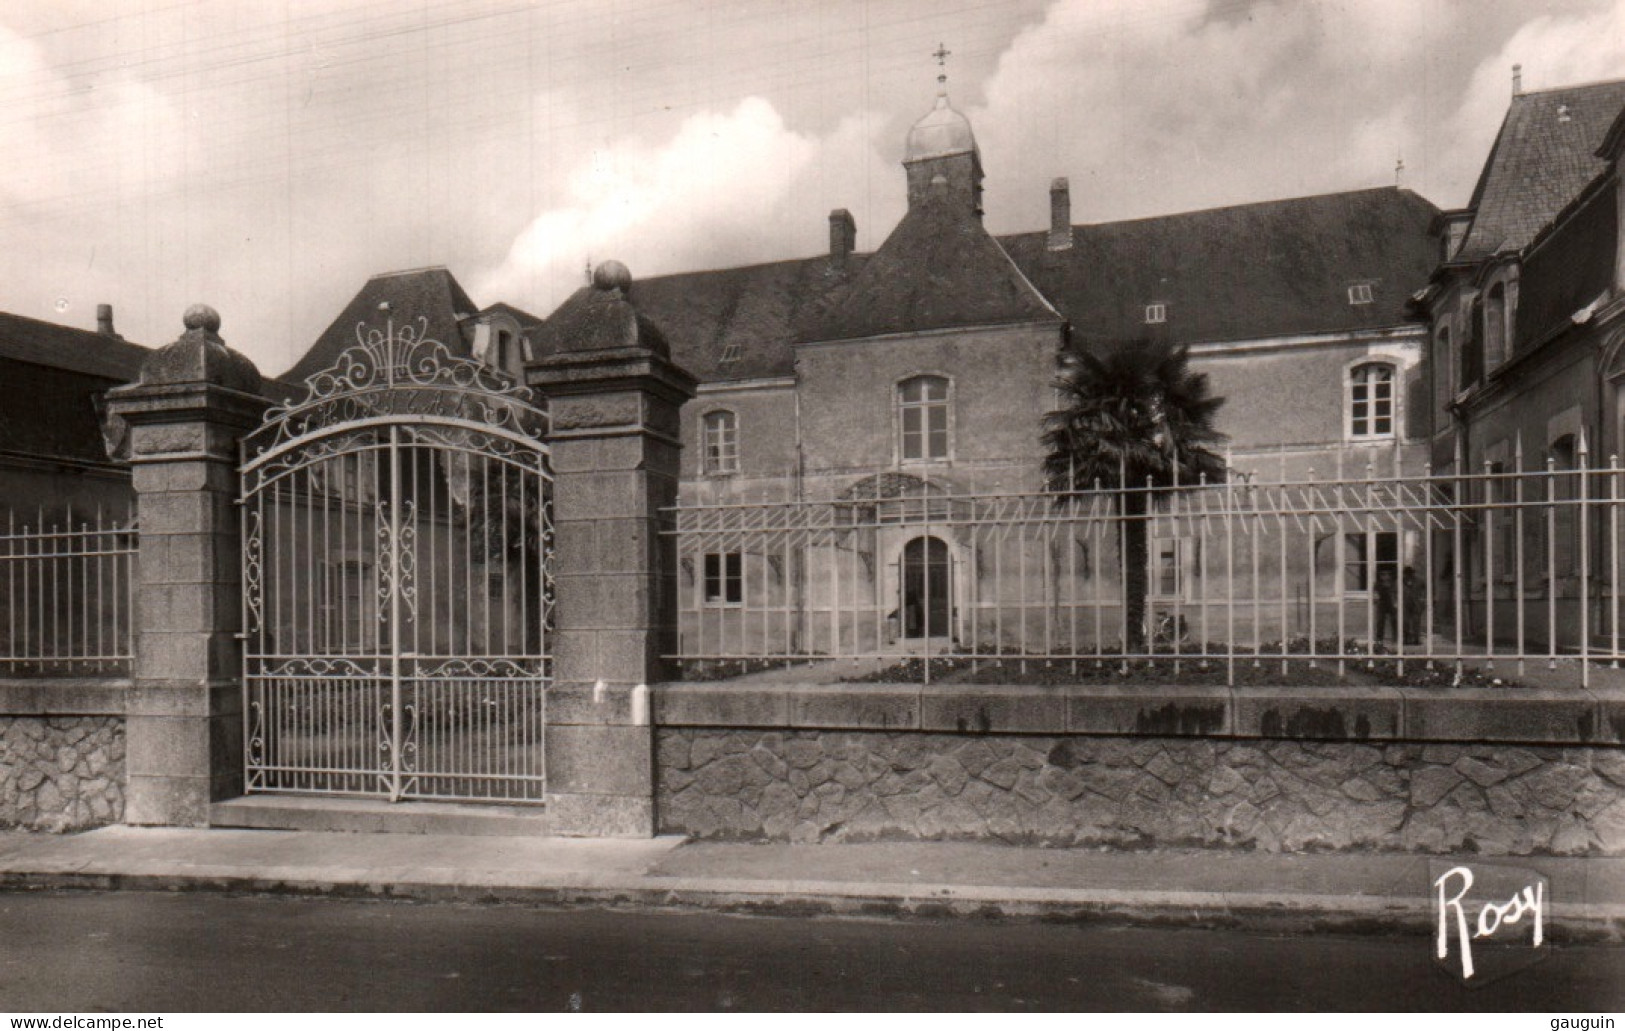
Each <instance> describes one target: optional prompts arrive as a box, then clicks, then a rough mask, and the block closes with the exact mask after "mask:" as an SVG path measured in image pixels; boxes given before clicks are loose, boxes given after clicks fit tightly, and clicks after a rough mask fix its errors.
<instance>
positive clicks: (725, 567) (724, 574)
mask: <svg viewBox="0 0 1625 1031" xmlns="http://www.w3.org/2000/svg"><path fill="white" fill-rule="evenodd" d="M705 603H706V604H707V605H743V604H744V603H745V556H744V554H743V553H741V552H738V551H720V552H719V551H713V552H708V553H707V554H706V556H705Z"/></svg>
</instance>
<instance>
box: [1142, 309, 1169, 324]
mask: <svg viewBox="0 0 1625 1031" xmlns="http://www.w3.org/2000/svg"><path fill="white" fill-rule="evenodd" d="M1167 321H1168V306H1167V305H1166V304H1148V305H1146V306H1145V324H1146V325H1148V326H1153V325H1156V324H1157V323H1159V322H1167Z"/></svg>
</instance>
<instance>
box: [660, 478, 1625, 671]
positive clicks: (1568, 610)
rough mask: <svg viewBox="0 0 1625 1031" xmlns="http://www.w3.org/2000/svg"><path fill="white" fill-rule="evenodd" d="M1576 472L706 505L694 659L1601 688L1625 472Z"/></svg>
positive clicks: (693, 536) (1613, 614)
mask: <svg viewBox="0 0 1625 1031" xmlns="http://www.w3.org/2000/svg"><path fill="white" fill-rule="evenodd" d="M1564 457H1565V456H1561V455H1554V456H1552V457H1551V458H1549V459H1547V460H1546V461H1545V462H1544V464H1543V466H1542V467H1540V468H1525V467H1524V466H1523V463H1522V462H1521V461H1515V462H1513V463H1486V464H1484V465H1483V466H1482V468H1480V469H1475V470H1474V471H1473V472H1472V473H1471V474H1466V473H1452V474H1449V475H1437V474H1433V473H1431V472H1424V473H1423V474H1422V475H1419V476H1412V477H1404V478H1401V477H1383V476H1378V475H1375V474H1374V473H1373V472H1372V471H1371V470H1369V469H1368V470H1367V471H1366V475H1365V476H1364V477H1362V478H1351V479H1335V480H1316V479H1312V478H1311V479H1303V480H1297V481H1292V482H1276V483H1262V482H1256V481H1255V480H1254V479H1252V478H1251V477H1249V476H1247V475H1244V474H1241V473H1232V474H1231V475H1230V476H1229V477H1228V478H1227V481H1226V482H1224V483H1222V484H1209V483H1205V482H1202V483H1197V484H1194V485H1189V486H1182V487H1178V488H1176V489H1166V488H1164V489H1154V488H1152V487H1149V486H1147V487H1137V488H1133V489H1129V490H1110V489H1097V490H1085V491H1078V492H1074V493H1065V494H1058V493H1049V492H1032V493H1002V494H986V493H977V494H955V493H951V492H948V491H945V490H943V489H941V488H938V487H936V486H933V485H932V484H930V483H928V482H926V481H924V480H920V479H916V478H914V477H909V476H902V475H898V474H888V475H885V476H881V477H874V478H871V479H870V480H867V481H864V483H863V484H860V485H859V486H857V487H855V488H848V489H847V490H846V491H845V492H843V493H842V494H840V495H837V496H833V497H826V498H823V499H819V500H804V499H802V500H788V501H775V502H760V503H755V502H739V503H725V504H704V505H683V506H680V507H678V508H675V509H673V510H671V512H670V524H669V526H670V529H669V530H668V533H669V535H670V536H671V537H672V538H673V540H674V543H675V549H674V550H675V557H676V562H677V580H678V592H679V601H678V648H677V651H676V652H675V654H673V655H671V656H670V658H672V659H674V660H677V661H678V662H679V663H680V664H681V665H682V667H683V671H684V675H688V676H696V675H698V676H715V675H735V674H737V673H740V672H751V671H754V670H758V669H762V668H765V667H769V666H772V665H776V664H781V663H785V664H787V663H796V662H807V661H818V660H821V659H831V658H847V659H869V660H892V661H893V662H894V663H896V664H898V665H899V667H902V666H907V665H909V664H911V663H912V664H913V665H912V668H913V669H914V670H915V671H916V672H915V673H914V674H913V675H915V676H924V677H925V678H927V679H929V678H930V677H931V676H932V671H933V662H932V661H931V660H933V659H941V660H956V661H958V664H959V665H960V666H963V665H966V664H970V665H975V664H978V663H987V662H992V661H996V662H1000V663H1004V664H1007V665H1008V664H1009V663H1011V662H1016V663H1020V664H1021V665H1022V668H1025V667H1026V666H1027V665H1028V664H1031V663H1034V662H1036V663H1039V664H1042V665H1044V666H1047V667H1054V666H1056V665H1057V664H1059V665H1061V666H1070V667H1071V668H1077V667H1078V666H1079V664H1081V663H1089V662H1093V663H1094V664H1096V665H1097V667H1110V666H1118V667H1120V668H1122V669H1123V670H1125V671H1127V670H1128V668H1129V667H1130V666H1134V665H1138V666H1144V665H1146V664H1160V665H1167V664H1169V663H1172V664H1173V665H1174V666H1175V668H1178V666H1179V665H1180V664H1181V663H1190V662H1192V661H1195V662H1197V663H1200V664H1201V665H1202V666H1203V667H1206V668H1214V669H1219V668H1222V670H1223V681H1222V682H1228V683H1235V682H1236V677H1237V669H1238V667H1247V666H1252V667H1257V666H1260V665H1269V664H1271V663H1278V664H1279V668H1280V669H1281V670H1282V671H1283V672H1285V671H1286V668H1287V663H1288V662H1289V661H1291V662H1295V663H1299V664H1307V665H1309V666H1312V667H1316V668H1319V669H1322V670H1325V671H1328V672H1329V673H1336V674H1338V675H1341V674H1342V673H1344V672H1345V671H1346V670H1347V669H1348V668H1349V667H1350V666H1351V665H1355V664H1358V663H1365V664H1368V665H1369V664H1372V663H1373V662H1374V657H1375V656H1378V655H1386V656H1388V658H1387V659H1385V660H1384V661H1386V662H1388V663H1390V664H1394V663H1397V665H1398V672H1399V673H1400V675H1401V676H1403V673H1404V669H1405V667H1406V665H1407V664H1409V665H1410V666H1411V667H1412V668H1413V669H1416V668H1418V667H1426V668H1429V669H1433V668H1437V667H1440V666H1443V667H1445V668H1447V669H1448V668H1454V669H1455V670H1456V671H1457V675H1456V678H1455V680H1456V682H1460V670H1461V669H1462V668H1463V667H1464V666H1468V667H1471V668H1473V669H1483V668H1484V667H1485V666H1486V665H1489V666H1490V667H1492V668H1494V669H1497V670H1505V671H1507V672H1506V675H1508V676H1511V675H1513V674H1514V673H1517V674H1523V675H1533V672H1534V671H1535V670H1536V669H1537V666H1538V668H1539V669H1541V670H1545V671H1548V672H1549V671H1551V670H1555V669H1557V668H1558V666H1559V663H1560V660H1564V665H1565V668H1570V667H1572V668H1575V669H1577V674H1576V678H1575V682H1577V683H1589V682H1590V678H1591V676H1592V675H1593V673H1594V671H1595V669H1596V668H1597V667H1598V666H1599V661H1598V660H1601V663H1600V665H1605V666H1608V667H1611V668H1617V667H1618V665H1619V661H1620V659H1621V657H1622V656H1621V643H1622V640H1621V639H1622V631H1625V625H1622V623H1621V619H1620V600H1621V599H1620V596H1619V592H1618V590H1617V585H1618V584H1619V574H1620V565H1621V557H1620V543H1621V525H1620V524H1621V516H1622V505H1621V496H1622V491H1625V483H1622V482H1621V479H1622V476H1625V470H1622V469H1621V467H1620V464H1619V462H1618V460H1617V459H1611V460H1610V461H1609V463H1608V465H1607V466H1606V467H1604V468H1597V469H1593V468H1588V467H1587V463H1586V455H1585V453H1584V450H1583V446H1582V449H1581V450H1580V451H1579V452H1578V454H1576V455H1575V456H1573V461H1572V466H1573V467H1568V465H1566V464H1565V462H1564ZM1507 464H1512V466H1513V467H1512V468H1511V469H1508V468H1506V467H1505V466H1506V465H1507ZM1137 598H1142V599H1143V605H1142V604H1141V603H1139V602H1137V601H1136V599H1137ZM922 659H923V660H924V661H923V662H922V661H921V660H922ZM1569 659H1573V660H1578V661H1574V662H1568V661H1567V660H1569ZM870 665H871V666H873V665H875V664H874V663H870ZM880 665H882V666H883V665H885V663H884V662H883V661H882V662H881V663H880ZM952 666H953V663H947V664H946V665H943V664H939V668H952ZM1547 679H1550V677H1549V676H1548V677H1547Z"/></svg>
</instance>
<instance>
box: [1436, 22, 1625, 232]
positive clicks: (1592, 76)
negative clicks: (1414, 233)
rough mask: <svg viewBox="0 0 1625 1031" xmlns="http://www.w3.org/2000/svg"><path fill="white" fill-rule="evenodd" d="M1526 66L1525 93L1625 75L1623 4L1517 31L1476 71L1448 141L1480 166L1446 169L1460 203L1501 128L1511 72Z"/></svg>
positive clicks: (1454, 116)
mask: <svg viewBox="0 0 1625 1031" xmlns="http://www.w3.org/2000/svg"><path fill="white" fill-rule="evenodd" d="M1514 64H1519V65H1522V66H1523V86H1524V89H1526V90H1539V89H1548V88H1551V87H1556V86H1568V85H1573V84H1576V83H1584V82H1593V81H1596V80H1600V79H1614V78H1618V77H1619V76H1620V75H1621V74H1622V73H1625V4H1617V3H1609V4H1606V5H1604V6H1603V7H1602V8H1601V9H1599V10H1595V11H1592V12H1577V13H1572V14H1566V15H1546V16H1542V17H1539V18H1535V19H1533V20H1532V21H1529V22H1527V23H1525V24H1524V25H1522V26H1521V27H1519V28H1518V29H1517V30H1516V31H1515V32H1513V33H1512V35H1511V36H1510V37H1509V38H1508V39H1507V40H1506V42H1505V43H1504V44H1503V45H1502V46H1501V47H1500V49H1499V50H1497V51H1496V52H1495V53H1493V54H1491V55H1490V56H1488V57H1486V58H1484V59H1483V60H1482V61H1480V62H1479V64H1478V66H1477V68H1475V69H1474V71H1473V73H1472V76H1471V78H1470V80H1469V82H1468V85H1467V88H1466V91H1465V96H1464V99H1463V101H1462V103H1461V105H1460V107H1459V108H1458V110H1457V111H1456V112H1455V114H1454V115H1453V116H1452V117H1451V119H1450V120H1449V123H1448V129H1447V131H1446V133H1444V134H1443V135H1444V137H1445V138H1446V139H1448V140H1451V141H1453V142H1454V143H1455V146H1456V147H1457V148H1458V149H1459V150H1461V151H1464V152H1465V153H1467V154H1473V155H1477V160H1478V162H1479V164H1474V165H1472V166H1471V167H1470V168H1468V167H1461V166H1457V167H1451V168H1449V169H1448V175H1449V180H1448V186H1449V188H1450V190H1451V191H1452V193H1454V194H1456V195H1457V196H1456V198H1455V199H1456V201H1457V202H1458V203H1465V201H1466V200H1467V191H1469V190H1470V189H1471V188H1472V185H1473V182H1474V181H1475V180H1476V178H1477V176H1478V171H1479V166H1480V164H1481V163H1482V161H1483V158H1484V157H1485V156H1487V155H1488V153H1489V148H1490V146H1491V144H1492V143H1493V142H1494V139H1495V132H1496V130H1497V129H1499V128H1500V125H1501V119H1502V116H1503V115H1504V113H1505V111H1506V106H1507V102H1508V98H1509V94H1510V90H1511V84H1510V79H1509V75H1510V70H1511V68H1512V66H1513V65H1514Z"/></svg>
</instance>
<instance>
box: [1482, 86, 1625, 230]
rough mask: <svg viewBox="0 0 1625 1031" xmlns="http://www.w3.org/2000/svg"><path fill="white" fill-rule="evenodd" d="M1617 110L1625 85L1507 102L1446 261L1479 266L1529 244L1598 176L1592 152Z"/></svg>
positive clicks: (1567, 90) (1624, 100) (1542, 94)
mask: <svg viewBox="0 0 1625 1031" xmlns="http://www.w3.org/2000/svg"><path fill="white" fill-rule="evenodd" d="M1622 107H1625V80H1616V81H1613V82H1597V83H1590V84H1588V85H1583V86H1565V87H1563V88H1561V89H1550V90H1541V91H1539V92H1534V93H1524V94H1522V95H1520V96H1516V97H1513V98H1512V103H1511V105H1510V106H1509V107H1508V108H1507V114H1506V118H1505V120H1504V121H1502V123H1501V131H1500V133H1499V134H1498V135H1497V136H1496V138H1495V146H1494V147H1493V148H1491V150H1490V156H1489V160H1487V161H1486V162H1485V163H1484V170H1483V171H1482V172H1481V173H1480V174H1479V178H1478V184H1477V186H1476V187H1475V188H1474V189H1473V199H1472V201H1471V202H1470V203H1469V204H1468V207H1469V208H1471V209H1472V210H1473V211H1474V216H1473V221H1472V225H1471V226H1470V227H1469V228H1468V230H1467V236H1466V238H1465V239H1464V240H1463V241H1462V245H1461V249H1460V250H1459V251H1458V252H1457V253H1456V254H1455V255H1453V256H1452V258H1453V260H1458V261H1478V260H1481V259H1483V258H1487V257H1489V256H1491V255H1493V254H1496V253H1498V252H1501V251H1508V250H1520V249H1522V248H1523V247H1524V246H1526V245H1527V244H1528V243H1529V242H1530V241H1531V240H1533V239H1534V238H1535V234H1537V233H1539V232H1540V230H1541V228H1542V227H1543V226H1545V225H1546V224H1547V223H1548V222H1550V221H1551V220H1552V218H1553V217H1554V216H1556V215H1557V213H1558V212H1559V211H1561V210H1562V209H1563V208H1564V206H1566V205H1567V204H1568V203H1569V202H1570V201H1571V200H1573V199H1574V198H1575V196H1576V195H1577V194H1578V193H1579V192H1580V190H1581V189H1583V188H1584V187H1585V185H1586V183H1588V182H1590V181H1591V179H1592V178H1593V177H1594V176H1596V175H1597V173H1598V172H1600V171H1602V169H1603V167H1604V165H1605V164H1606V162H1604V161H1603V159H1602V158H1599V157H1598V156H1597V154H1596V151H1597V149H1598V148H1599V147H1600V146H1601V145H1602V143H1603V140H1604V138H1605V136H1606V135H1607V133H1608V129H1609V127H1610V126H1611V125H1612V124H1613V122H1614V119H1615V118H1616V117H1617V116H1618V115H1619V113H1620V110H1621V108H1622ZM1565 114H1566V116H1567V117H1566V118H1565V117H1564V115H1565Z"/></svg>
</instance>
